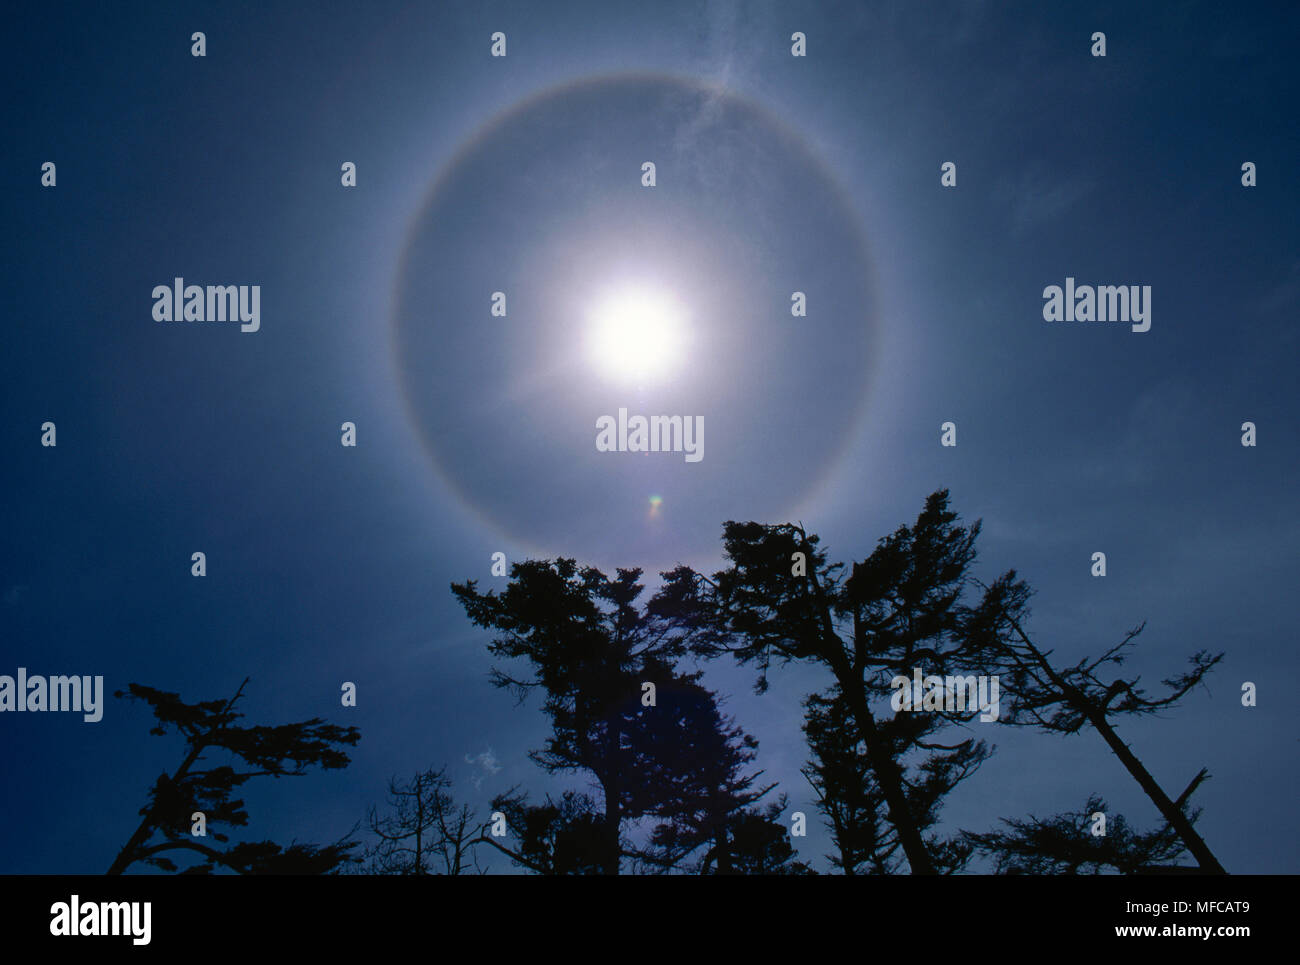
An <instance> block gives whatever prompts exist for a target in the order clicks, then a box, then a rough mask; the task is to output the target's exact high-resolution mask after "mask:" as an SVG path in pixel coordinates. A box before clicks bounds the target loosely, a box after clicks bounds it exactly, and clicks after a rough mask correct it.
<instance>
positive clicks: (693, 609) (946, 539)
mask: <svg viewBox="0 0 1300 965" xmlns="http://www.w3.org/2000/svg"><path fill="white" fill-rule="evenodd" d="M956 520H957V515H956V514H955V513H953V512H951V511H949V509H948V493H947V491H946V490H943V491H939V492H936V493H934V494H932V495H931V496H930V497H929V498H928V499H927V500H926V503H925V507H924V509H923V510H922V511H921V513H920V515H919V516H918V517H917V520H916V523H915V524H914V525H913V526H911V527H907V526H902V527H900V528H899V529H898V530H897V531H896V532H894V533H893V534H891V535H890V536H888V537H886V538H884V539H882V540H880V541H879V544H878V545H877V547H876V549H875V551H874V552H872V554H871V555H870V557H868V558H867V559H866V560H865V561H863V562H861V563H855V564H854V566H853V570H852V573H851V575H850V577H849V578H848V579H847V580H845V579H842V576H843V569H844V567H843V564H840V563H836V564H833V565H829V564H828V563H827V561H826V554H825V553H824V551H822V550H820V549H819V548H818V542H819V540H818V537H817V536H815V535H810V534H808V533H807V532H805V530H804V529H803V527H802V526H800V525H795V524H792V523H786V524H781V525H775V526H768V525H762V524H759V523H754V522H748V523H738V522H728V523H726V524H725V526H724V529H723V544H724V548H725V555H726V558H727V561H728V563H729V566H728V567H727V568H726V569H724V570H722V571H720V572H718V573H716V574H714V576H713V577H712V578H709V577H705V576H703V575H701V574H699V573H697V572H695V571H694V570H692V569H690V568H689V567H684V566H683V567H678V568H677V569H675V570H673V571H671V572H669V573H665V574H663V576H664V578H665V580H666V583H665V586H664V588H663V589H662V590H661V591H660V593H659V594H658V597H659V600H658V602H657V604H656V612H657V613H659V614H660V615H663V616H665V617H667V618H671V619H674V620H677V621H680V622H681V623H682V624H683V625H685V626H691V627H695V628H697V629H698V630H699V634H698V636H697V641H696V646H697V648H698V649H705V650H710V651H711V652H714V653H721V652H730V653H732V654H733V655H735V656H736V658H737V659H739V660H740V661H741V662H750V661H753V662H755V663H756V664H757V666H758V669H759V677H758V682H757V685H756V689H757V690H759V691H760V692H761V691H763V690H764V689H766V686H767V673H768V670H769V667H770V664H771V661H772V659H773V658H774V657H775V658H776V659H777V660H779V661H781V662H788V661H791V660H800V661H813V662H816V663H820V664H822V665H823V666H825V667H826V668H827V669H828V670H829V671H830V672H831V674H832V675H833V677H834V680H835V683H836V686H837V688H838V693H839V697H840V699H841V700H842V701H843V705H844V708H845V716H844V721H845V724H846V725H848V726H851V727H852V730H853V731H854V732H855V736H856V737H857V738H858V739H859V740H860V741H861V743H862V747H863V750H864V752H865V755H866V758H867V762H868V764H869V766H870V768H871V772H872V774H873V776H874V780H875V786H876V787H877V788H878V789H879V793H880V795H881V797H882V798H883V800H884V804H885V811H884V813H885V817H886V818H887V820H888V823H889V824H890V825H891V827H892V834H893V835H894V836H895V837H896V838H897V841H898V845H899V847H900V848H901V850H902V851H903V853H904V854H905V855H906V857H907V861H908V864H909V866H910V868H911V871H912V872H913V873H914V874H935V873H938V872H941V871H951V870H955V869H956V868H957V867H959V866H960V865H961V863H962V861H963V860H964V856H968V855H969V848H968V846H966V845H965V844H964V842H962V841H961V840H953V841H943V840H940V839H938V838H935V837H933V836H932V837H931V838H930V839H929V840H927V839H926V837H925V835H924V830H925V828H926V827H928V826H930V825H931V824H933V823H934V821H935V818H936V815H937V812H938V809H939V807H940V804H941V802H942V800H943V797H944V795H945V794H947V793H948V792H949V791H950V790H951V789H952V787H953V786H955V784H956V783H958V782H960V781H961V780H963V779H965V778H966V777H967V776H969V775H970V774H971V773H972V772H973V771H974V770H975V768H977V767H978V766H979V764H980V763H981V762H982V761H983V760H984V759H986V758H987V757H988V755H989V753H990V750H989V748H988V747H987V745H985V744H984V742H982V741H976V740H974V739H970V738H968V739H965V740H962V741H959V742H957V743H955V744H951V745H945V744H940V743H938V742H937V741H936V740H935V737H936V734H937V732H938V731H940V730H941V729H943V728H944V727H946V726H947V725H950V724H965V723H967V722H969V721H970V720H971V719H972V718H973V717H974V716H975V715H976V714H977V713H978V709H975V708H963V709H954V710H948V709H943V710H938V711H934V712H927V713H923V714H911V713H909V714H900V715H898V716H897V717H896V718H895V720H894V721H893V722H892V723H891V724H890V726H889V727H888V729H886V728H884V727H883V726H882V722H881V721H878V720H877V719H876V717H875V716H874V714H873V713H872V711H871V707H870V700H871V699H872V698H873V697H884V696H886V695H888V694H890V693H891V690H890V687H889V682H890V681H891V680H892V679H893V678H894V677H896V676H904V677H909V678H910V676H911V674H912V671H913V669H914V668H917V667H922V666H923V668H924V672H925V674H926V675H927V676H931V675H939V676H946V675H949V674H953V673H955V672H958V671H960V670H961V669H963V668H964V666H965V656H966V651H967V641H966V640H965V639H964V627H963V623H962V619H961V617H962V614H963V612H964V611H963V608H962V606H961V605H960V603H959V600H960V597H961V593H962V591H963V588H964V586H965V579H966V574H967V570H968V568H969V567H970V565H971V563H972V562H973V561H974V558H975V540H976V537H977V536H978V534H979V529H980V524H979V523H978V522H976V523H975V524H974V525H972V526H970V527H969V528H966V527H962V526H959V525H956Z"/></svg>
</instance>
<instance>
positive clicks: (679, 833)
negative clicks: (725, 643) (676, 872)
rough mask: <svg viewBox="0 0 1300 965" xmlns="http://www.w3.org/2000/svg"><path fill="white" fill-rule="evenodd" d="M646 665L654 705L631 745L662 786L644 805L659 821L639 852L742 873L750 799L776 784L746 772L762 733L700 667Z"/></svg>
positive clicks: (656, 859) (651, 861) (662, 864)
mask: <svg viewBox="0 0 1300 965" xmlns="http://www.w3.org/2000/svg"><path fill="white" fill-rule="evenodd" d="M646 670H647V673H646V676H647V678H649V679H651V680H652V681H653V682H655V683H656V693H657V706H656V707H654V708H646V709H643V710H642V713H641V725H642V726H641V727H639V728H637V729H636V730H635V731H634V732H633V734H632V745H633V747H634V748H636V750H637V751H638V753H639V755H640V759H641V760H643V761H644V762H645V766H648V767H650V768H651V771H650V778H651V780H650V786H651V787H654V788H656V789H657V793H656V798H655V800H654V801H653V802H652V803H651V805H650V807H649V808H648V810H647V813H648V814H651V815H653V816H654V817H655V818H658V819H659V823H658V824H656V826H655V827H654V829H653V831H652V833H651V835H650V846H649V847H647V848H645V849H643V850H641V851H640V852H639V853H638V857H639V858H641V859H642V861H643V862H644V863H646V864H648V865H650V866H653V867H656V868H658V869H659V870H668V869H671V868H678V867H682V866H686V867H688V868H689V870H693V871H696V872H699V873H704V874H710V873H716V874H742V873H745V872H744V871H743V870H741V869H740V868H739V867H738V862H739V861H741V860H742V858H741V856H740V855H739V853H738V851H739V848H740V845H739V844H738V842H737V839H736V834H737V830H738V828H739V827H740V826H741V825H744V826H745V827H746V828H752V826H753V825H754V823H755V820H756V815H755V813H753V812H751V811H750V810H749V805H751V804H753V803H754V802H755V801H757V800H759V799H760V798H761V797H763V796H764V795H765V794H767V792H768V791H770V790H771V789H772V788H773V787H775V785H774V784H769V785H767V786H766V787H756V786H755V783H756V782H757V780H758V778H759V777H760V776H761V774H762V772H761V771H757V772H754V773H745V768H746V767H747V766H748V765H749V764H750V763H751V762H752V761H753V760H754V758H755V756H756V752H757V748H758V741H756V740H755V739H754V738H753V737H751V736H750V735H748V734H746V733H745V732H744V731H743V730H742V729H741V728H740V727H738V726H736V724H735V721H734V720H732V719H731V718H729V717H726V716H724V715H723V714H722V713H721V711H720V710H719V708H718V705H717V696H716V694H715V693H714V692H713V691H711V690H709V689H708V688H706V687H704V686H703V685H702V684H701V683H700V682H699V677H700V674H698V673H695V674H679V673H674V672H673V671H672V670H671V668H668V667H666V666H662V665H657V666H650V667H647V668H646ZM782 833H784V831H782ZM750 838H751V840H752V839H753V835H752V834H751V835H750ZM787 843H788V842H787ZM697 854H698V860H696V861H694V862H693V863H692V862H690V858H691V856H692V855H697ZM791 854H793V851H791ZM750 863H751V864H754V863H755V862H754V861H751V862H750ZM758 863H761V862H758Z"/></svg>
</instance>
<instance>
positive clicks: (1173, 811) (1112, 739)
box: [1079, 705, 1228, 875]
mask: <svg viewBox="0 0 1300 965" xmlns="http://www.w3.org/2000/svg"><path fill="white" fill-rule="evenodd" d="M1079 709H1080V710H1083V711H1084V713H1086V714H1087V715H1088V720H1089V721H1090V722H1091V723H1092V726H1093V727H1095V728H1097V732H1098V733H1099V734H1101V736H1102V737H1103V738H1104V739H1105V741H1106V743H1107V744H1109V745H1110V749H1111V750H1112V751H1114V752H1115V756H1116V757H1118V758H1119V759H1120V762H1121V763H1122V764H1123V765H1124V766H1125V767H1126V768H1127V769H1128V772H1129V773H1130V774H1132V775H1133V778H1134V780H1136V781H1137V782H1138V784H1139V785H1141V787H1142V790H1144V791H1146V794H1147V797H1149V798H1151V800H1152V801H1153V802H1155V806H1156V807H1158V808H1159V809H1160V813H1161V814H1162V815H1163V816H1164V819H1165V820H1166V821H1168V822H1169V824H1170V825H1171V826H1172V827H1173V829H1174V830H1175V831H1177V832H1178V836H1179V837H1180V838H1182V839H1183V843H1184V844H1186V845H1187V850H1188V851H1190V852H1191V853H1192V856H1193V857H1194V858H1196V863H1197V864H1199V865H1200V866H1201V870H1203V871H1205V872H1208V873H1209V874H1216V875H1226V874H1227V873H1228V872H1227V871H1226V870H1225V869H1224V867H1223V865H1221V864H1219V860H1218V859H1217V858H1216V857H1215V856H1214V853H1213V852H1212V851H1210V847H1209V845H1207V844H1206V843H1205V841H1204V839H1203V838H1202V837H1201V836H1200V835H1199V834H1197V833H1196V828H1195V827H1193V826H1192V822H1191V821H1190V820H1188V818H1187V815H1186V814H1185V813H1184V812H1183V809H1182V808H1180V807H1179V806H1178V805H1176V804H1175V803H1174V802H1173V801H1171V800H1169V795H1168V794H1166V793H1165V792H1164V788H1162V787H1161V786H1160V785H1159V784H1158V783H1156V779H1155V778H1154V777H1152V776H1151V774H1150V772H1148V771H1147V769H1146V768H1145V767H1143V766H1142V762H1141V761H1139V760H1138V759H1137V755H1136V754H1134V753H1133V751H1131V750H1130V749H1129V746H1128V745H1127V744H1125V743H1124V742H1123V741H1122V740H1120V736H1119V734H1117V733H1115V728H1113V727H1112V726H1111V725H1110V721H1108V720H1107V719H1106V715H1105V713H1103V712H1101V711H1099V710H1097V709H1096V708H1095V707H1092V706H1091V705H1089V706H1087V707H1081V708H1079Z"/></svg>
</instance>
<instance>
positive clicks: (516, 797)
mask: <svg viewBox="0 0 1300 965" xmlns="http://www.w3.org/2000/svg"><path fill="white" fill-rule="evenodd" d="M492 809H493V810H494V811H500V812H501V813H502V814H503V815H504V816H505V819H506V827H507V829H508V830H509V831H510V832H511V836H510V837H509V839H508V840H509V841H510V842H511V844H513V847H511V846H510V845H509V844H505V843H503V842H501V841H499V840H498V839H497V838H496V837H493V836H491V835H490V834H489V833H488V827H486V826H485V827H484V828H483V833H482V841H483V842H484V843H486V844H490V845H491V846H492V847H494V848H496V849H497V850H498V851H500V852H501V853H502V854H505V855H507V856H509V858H510V860H511V861H513V862H514V863H515V864H516V865H518V866H519V867H521V868H526V869H528V870H529V871H533V872H536V873H537V874H542V875H598V874H605V873H606V870H607V869H608V867H609V864H610V862H611V860H617V858H618V857H619V856H618V855H613V856H611V855H610V854H609V849H610V847H611V842H610V837H609V834H608V833H607V829H606V826H605V814H604V809H603V808H601V807H600V805H599V804H598V803H597V802H596V801H595V800H594V799H592V798H591V797H589V796H588V795H586V794H580V793H578V792H576V791H565V792H564V793H563V794H562V795H561V797H560V800H558V801H556V800H554V799H552V798H551V797H550V796H549V795H548V796H547V798H546V803H545V804H529V803H528V795H527V794H526V793H524V792H522V791H519V790H518V789H515V790H512V791H510V792H508V793H506V794H501V795H498V796H497V797H495V798H493V799H492Z"/></svg>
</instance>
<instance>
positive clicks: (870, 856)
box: [803, 687, 901, 875]
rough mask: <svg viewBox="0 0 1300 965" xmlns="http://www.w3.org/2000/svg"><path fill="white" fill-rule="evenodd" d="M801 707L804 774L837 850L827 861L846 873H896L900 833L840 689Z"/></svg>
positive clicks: (811, 699)
mask: <svg viewBox="0 0 1300 965" xmlns="http://www.w3.org/2000/svg"><path fill="white" fill-rule="evenodd" d="M804 708H805V716H804V736H805V737H806V738H807V741H808V749H809V750H810V751H811V752H812V759H811V760H810V761H809V762H808V763H807V764H806V765H805V766H804V768H803V775H804V777H806V778H807V779H808V783H809V784H811V785H812V788H813V791H814V792H816V794H817V807H818V809H819V810H820V811H821V812H822V814H823V815H825V817H826V822H827V826H828V827H829V829H830V832H831V840H832V841H833V842H834V843H835V847H836V849H837V853H833V854H828V855H827V856H826V857H827V859H828V860H829V861H830V862H831V865H832V866H833V867H835V868H838V869H839V870H840V871H841V872H843V873H844V874H846V875H858V874H892V873H894V872H896V871H897V870H898V866H899V863H900V860H901V859H900V858H898V857H896V852H897V851H898V835H897V834H895V833H894V832H893V829H892V827H891V826H890V825H889V824H888V822H887V821H886V820H885V817H884V810H885V798H884V795H883V794H881V793H880V785H879V784H877V783H876V778H875V774H874V773H873V772H872V770H871V764H870V762H869V761H868V759H867V756H866V753H865V752H864V750H863V748H862V740H861V738H859V737H858V734H857V729H856V728H855V727H854V725H853V720H852V715H851V714H850V713H849V710H848V708H847V706H845V703H844V699H843V698H842V697H841V696H840V695H839V691H838V688H834V687H833V688H831V690H830V691H829V693H828V694H827V695H821V694H813V695H811V696H809V697H808V698H807V699H806V700H805V701H804Z"/></svg>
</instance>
